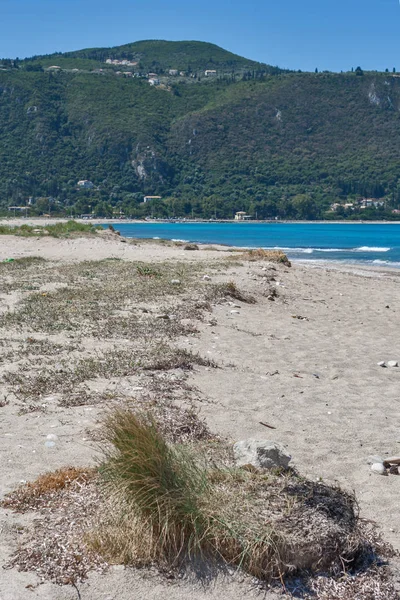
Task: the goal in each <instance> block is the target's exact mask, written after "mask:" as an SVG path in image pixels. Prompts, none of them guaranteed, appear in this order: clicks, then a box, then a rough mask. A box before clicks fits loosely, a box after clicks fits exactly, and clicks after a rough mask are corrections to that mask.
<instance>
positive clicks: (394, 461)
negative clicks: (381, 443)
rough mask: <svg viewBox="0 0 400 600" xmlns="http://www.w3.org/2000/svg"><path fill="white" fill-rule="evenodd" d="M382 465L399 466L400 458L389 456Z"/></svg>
mask: <svg viewBox="0 0 400 600" xmlns="http://www.w3.org/2000/svg"><path fill="white" fill-rule="evenodd" d="M383 464H384V465H385V466H386V464H388V465H400V456H389V458H385V460H384V461H383Z"/></svg>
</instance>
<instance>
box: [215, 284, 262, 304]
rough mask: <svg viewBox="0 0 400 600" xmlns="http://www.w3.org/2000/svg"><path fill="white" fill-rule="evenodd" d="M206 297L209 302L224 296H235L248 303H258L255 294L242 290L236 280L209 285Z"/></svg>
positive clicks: (216, 300)
mask: <svg viewBox="0 0 400 600" xmlns="http://www.w3.org/2000/svg"><path fill="white" fill-rule="evenodd" d="M206 297H207V300H208V301H209V302H211V301H213V302H218V301H220V300H222V299H224V298H234V299H235V300H239V301H240V302H245V303H246V304H255V303H256V299H255V298H254V296H250V295H249V294H246V293H245V292H242V291H241V290H240V289H239V288H238V286H237V285H236V283H235V282H234V281H227V282H225V283H217V284H212V285H208V286H207V293H206Z"/></svg>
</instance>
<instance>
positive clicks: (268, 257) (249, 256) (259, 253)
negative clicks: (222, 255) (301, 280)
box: [232, 248, 292, 267]
mask: <svg viewBox="0 0 400 600" xmlns="http://www.w3.org/2000/svg"><path fill="white" fill-rule="evenodd" d="M232 258H233V259H234V260H238V259H242V260H249V261H258V260H265V261H268V262H273V263H279V264H283V265H285V266H286V267H291V266H292V263H291V262H290V260H289V259H288V257H287V256H286V254H285V253H284V252H282V250H264V249H263V248H257V249H255V250H246V252H241V253H240V254H239V255H237V256H233V257H232Z"/></svg>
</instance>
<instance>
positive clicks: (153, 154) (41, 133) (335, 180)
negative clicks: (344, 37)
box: [0, 41, 400, 218]
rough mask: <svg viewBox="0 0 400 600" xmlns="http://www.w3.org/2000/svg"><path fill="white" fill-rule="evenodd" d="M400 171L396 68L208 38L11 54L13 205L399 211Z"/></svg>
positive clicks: (160, 210)
mask: <svg viewBox="0 0 400 600" xmlns="http://www.w3.org/2000/svg"><path fill="white" fill-rule="evenodd" d="M399 176H400V78H399V76H397V75H396V74H395V73H376V72H374V73H371V72H363V71H362V70H361V69H356V71H355V72H348V73H341V74H334V73H301V72H297V73H294V72H288V71H283V70H281V69H278V68H276V67H271V66H268V65H264V64H260V63H256V62H254V61H250V60H247V59H245V58H242V57H239V56H236V55H234V54H232V53H230V52H227V51H225V50H223V49H222V48H219V47H218V46H214V45H212V44H207V43H204V42H165V41H146V42H136V43H134V44H127V45H125V46H120V47H117V48H109V49H107V48H100V49H88V50H82V51H78V52H70V53H66V54H53V55H49V56H45V57H33V58H31V59H26V60H23V61H18V60H14V61H13V60H7V59H3V60H0V206H2V207H3V208H4V209H5V210H6V209H7V207H8V206H10V205H18V206H23V205H25V204H26V203H27V202H28V199H29V198H30V200H29V203H30V207H31V208H30V210H31V211H32V213H34V212H38V213H40V212H42V213H43V212H44V213H48V212H49V211H51V212H57V213H60V214H61V213H62V212H67V213H68V214H81V213H89V212H94V213H95V214H98V215H105V216H109V215H112V214H113V213H120V212H123V213H124V214H125V215H127V216H144V215H147V214H153V215H154V216H173V215H176V216H203V217H205V218H214V217H217V218H232V216H233V214H234V212H235V211H237V210H246V211H248V212H249V213H250V214H252V215H254V216H258V218H270V217H275V216H278V217H282V218H321V217H326V218H330V217H332V216H335V217H337V216H338V215H339V216H340V215H342V216H347V217H350V218H360V215H361V216H362V217H363V218H372V217H375V218H376V217H379V216H386V217H388V216H390V217H392V218H395V217H396V215H395V214H394V213H392V211H393V209H398V208H399V206H400V180H399ZM81 180H87V181H89V182H92V184H93V185H91V184H88V186H89V187H88V188H84V187H79V186H78V185H77V183H78V181H81ZM144 195H151V196H161V197H162V200H152V201H151V202H147V203H146V204H143V203H142V202H143V196H144ZM362 197H372V198H375V199H382V201H383V200H384V201H385V207H380V208H378V209H375V208H371V209H366V210H363V211H360V210H359V208H358V205H357V202H359V200H360V198H362ZM332 203H338V204H340V205H341V206H339V209H338V211H337V213H332V212H329V207H330V206H331V204H332ZM345 203H348V204H353V207H347V208H345V207H344V206H342V205H344V204H345Z"/></svg>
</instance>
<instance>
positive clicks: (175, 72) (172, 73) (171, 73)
mask: <svg viewBox="0 0 400 600" xmlns="http://www.w3.org/2000/svg"><path fill="white" fill-rule="evenodd" d="M168 73H169V74H170V75H174V76H176V75H178V69H170V70H169V71H168Z"/></svg>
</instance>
